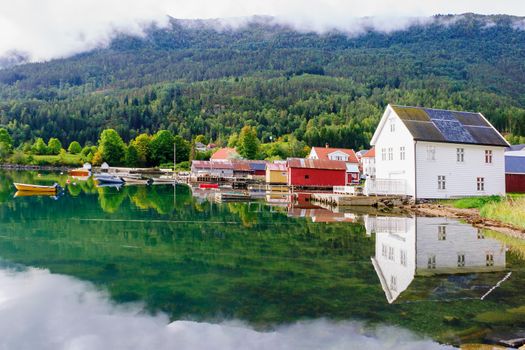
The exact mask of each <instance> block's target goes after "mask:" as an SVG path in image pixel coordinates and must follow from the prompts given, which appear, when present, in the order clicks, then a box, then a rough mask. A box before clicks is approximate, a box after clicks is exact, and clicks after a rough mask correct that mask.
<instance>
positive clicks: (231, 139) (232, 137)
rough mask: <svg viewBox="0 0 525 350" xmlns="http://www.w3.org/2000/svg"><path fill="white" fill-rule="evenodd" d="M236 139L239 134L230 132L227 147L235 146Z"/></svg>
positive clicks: (237, 139)
mask: <svg viewBox="0 0 525 350" xmlns="http://www.w3.org/2000/svg"><path fill="white" fill-rule="evenodd" d="M238 141H239V135H238V134H237V133H236V132H234V133H232V134H231V135H230V137H229V138H228V147H230V148H235V147H237V143H238Z"/></svg>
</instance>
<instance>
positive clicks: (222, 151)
mask: <svg viewBox="0 0 525 350" xmlns="http://www.w3.org/2000/svg"><path fill="white" fill-rule="evenodd" d="M237 157H239V153H237V151H236V150H235V148H230V147H224V148H219V149H218V150H217V152H215V153H213V154H212V155H211V157H210V159H211V160H230V159H232V158H237Z"/></svg>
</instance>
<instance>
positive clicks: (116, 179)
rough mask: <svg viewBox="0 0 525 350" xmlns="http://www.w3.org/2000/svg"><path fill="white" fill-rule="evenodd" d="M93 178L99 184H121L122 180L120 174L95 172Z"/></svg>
mask: <svg viewBox="0 0 525 350" xmlns="http://www.w3.org/2000/svg"><path fill="white" fill-rule="evenodd" d="M94 178H95V180H96V181H97V182H98V183H100V184H103V183H105V184H116V185H117V184H123V183H124V180H123V179H122V178H121V177H120V176H116V175H111V174H96V175H95V176H94Z"/></svg>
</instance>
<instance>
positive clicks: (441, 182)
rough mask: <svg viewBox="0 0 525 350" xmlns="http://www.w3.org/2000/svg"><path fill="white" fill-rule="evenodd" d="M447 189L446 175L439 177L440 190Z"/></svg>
mask: <svg viewBox="0 0 525 350" xmlns="http://www.w3.org/2000/svg"><path fill="white" fill-rule="evenodd" d="M444 189H446V181H445V175H438V190H444Z"/></svg>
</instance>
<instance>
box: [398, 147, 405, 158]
mask: <svg viewBox="0 0 525 350" xmlns="http://www.w3.org/2000/svg"><path fill="white" fill-rule="evenodd" d="M399 159H400V160H405V146H401V147H399Z"/></svg>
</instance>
